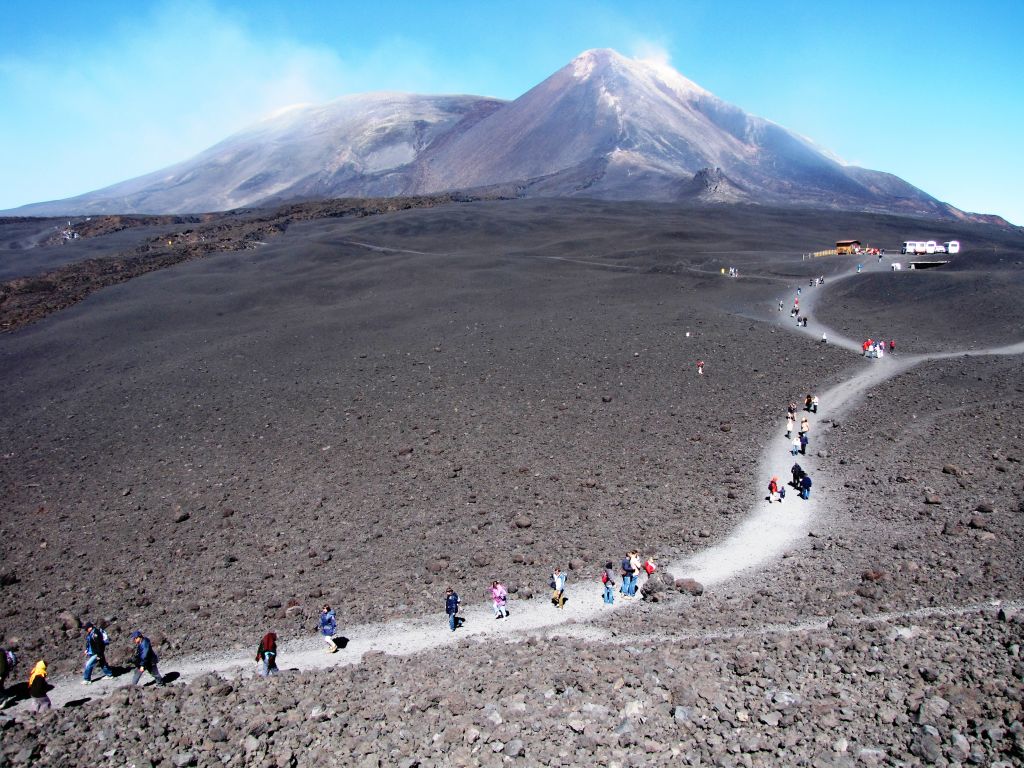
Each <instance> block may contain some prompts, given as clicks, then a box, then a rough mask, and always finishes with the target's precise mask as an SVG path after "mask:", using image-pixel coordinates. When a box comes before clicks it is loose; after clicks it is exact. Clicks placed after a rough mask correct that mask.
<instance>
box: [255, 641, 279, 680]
mask: <svg viewBox="0 0 1024 768" xmlns="http://www.w3.org/2000/svg"><path fill="white" fill-rule="evenodd" d="M256 661H258V662H260V663H261V664H262V666H261V667H260V675H262V676H263V677H269V676H270V675H276V674H277V673H278V672H279V671H280V670H278V668H277V635H275V634H274V633H273V632H267V634H265V635H264V636H263V639H262V640H260V646H259V648H257V649H256Z"/></svg>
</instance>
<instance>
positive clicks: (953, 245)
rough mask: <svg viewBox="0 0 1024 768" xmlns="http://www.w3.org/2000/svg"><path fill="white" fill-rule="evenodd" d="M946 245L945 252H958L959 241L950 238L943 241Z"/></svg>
mask: <svg viewBox="0 0 1024 768" xmlns="http://www.w3.org/2000/svg"><path fill="white" fill-rule="evenodd" d="M943 245H945V246H946V253H960V241H959V240H950V241H949V242H948V243H943Z"/></svg>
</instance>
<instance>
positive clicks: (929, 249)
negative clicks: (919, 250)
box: [924, 240, 935, 254]
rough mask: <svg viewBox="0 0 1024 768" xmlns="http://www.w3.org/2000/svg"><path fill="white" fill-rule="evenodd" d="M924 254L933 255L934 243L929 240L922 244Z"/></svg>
mask: <svg viewBox="0 0 1024 768" xmlns="http://www.w3.org/2000/svg"><path fill="white" fill-rule="evenodd" d="M924 252H925V253H927V254H932V253H935V241H934V240H929V241H928V242H926V243H925V244H924Z"/></svg>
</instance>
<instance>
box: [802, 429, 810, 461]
mask: <svg viewBox="0 0 1024 768" xmlns="http://www.w3.org/2000/svg"><path fill="white" fill-rule="evenodd" d="M809 442H810V440H808V439H807V433H806V432H804V433H802V434H801V435H800V454H801V455H802V456H806V455H807V444H808V443H809Z"/></svg>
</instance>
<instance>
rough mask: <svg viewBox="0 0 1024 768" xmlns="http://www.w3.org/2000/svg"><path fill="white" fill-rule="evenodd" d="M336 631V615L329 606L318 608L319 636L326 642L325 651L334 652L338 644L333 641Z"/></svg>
mask: <svg viewBox="0 0 1024 768" xmlns="http://www.w3.org/2000/svg"><path fill="white" fill-rule="evenodd" d="M337 633H338V617H337V616H335V615H334V611H332V610H331V606H329V605H325V606H324V607H323V608H321V609H320V636H321V637H323V639H324V642H325V643H327V652H328V653H336V652H337V650H338V644H337V643H336V642H334V636H335V635H336V634H337Z"/></svg>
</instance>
